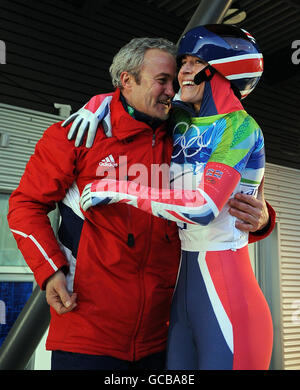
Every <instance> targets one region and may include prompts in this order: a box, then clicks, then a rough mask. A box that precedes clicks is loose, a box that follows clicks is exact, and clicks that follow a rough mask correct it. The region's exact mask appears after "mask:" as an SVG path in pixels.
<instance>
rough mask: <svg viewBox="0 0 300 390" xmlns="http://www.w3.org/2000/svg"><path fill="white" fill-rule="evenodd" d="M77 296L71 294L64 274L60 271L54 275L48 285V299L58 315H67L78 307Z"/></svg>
mask: <svg viewBox="0 0 300 390" xmlns="http://www.w3.org/2000/svg"><path fill="white" fill-rule="evenodd" d="M76 298H77V294H76V293H73V294H71V295H70V294H69V292H68V290H67V281H66V277H65V275H64V273H63V272H62V271H60V270H58V271H57V272H55V274H54V275H52V276H51V277H50V278H49V279H48V281H47V285H46V299H47V302H48V304H49V305H50V306H52V307H53V309H54V310H55V311H56V313H57V314H65V313H68V312H69V311H71V310H73V309H74V308H75V307H76V306H77V303H76Z"/></svg>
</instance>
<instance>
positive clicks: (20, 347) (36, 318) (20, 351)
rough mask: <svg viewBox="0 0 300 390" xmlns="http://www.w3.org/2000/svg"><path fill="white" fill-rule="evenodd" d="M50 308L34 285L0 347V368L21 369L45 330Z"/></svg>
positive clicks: (42, 293) (37, 287)
mask: <svg viewBox="0 0 300 390" xmlns="http://www.w3.org/2000/svg"><path fill="white" fill-rule="evenodd" d="M49 321H50V310H49V305H48V304H47V301H46V298H45V292H44V291H41V290H40V288H39V286H36V287H35V289H34V291H33V292H32V294H31V296H30V298H29V299H28V301H27V302H26V304H25V306H24V308H23V310H22V311H21V313H20V314H19V316H18V318H17V320H16V322H15V323H14V325H13V327H12V328H11V330H10V332H9V333H8V335H7V337H6V338H5V340H4V342H3V344H2V346H1V348H0V370H23V369H24V368H25V367H26V365H27V364H28V362H29V359H30V358H31V356H32V354H33V353H34V351H35V350H36V348H37V346H38V344H39V342H40V341H41V338H42V337H43V335H44V333H45V332H46V330H47V328H48V326H49Z"/></svg>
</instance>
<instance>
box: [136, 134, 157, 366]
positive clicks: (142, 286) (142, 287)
mask: <svg viewBox="0 0 300 390" xmlns="http://www.w3.org/2000/svg"><path fill="white" fill-rule="evenodd" d="M155 138H156V137H155V133H154V131H153V135H152V142H151V156H152V158H151V164H154V151H153V147H154V146H155ZM150 172H151V165H150ZM152 225H153V221H152V217H151V215H150V216H149V229H148V239H147V241H146V243H147V245H145V257H144V259H145V260H144V261H143V262H142V263H141V265H140V268H139V283H140V297H141V309H140V316H139V320H138V324H137V326H136V330H135V334H134V338H133V360H134V361H135V358H136V339H137V336H138V333H139V330H140V327H141V323H142V320H143V314H144V308H145V283H144V273H145V269H144V266H145V265H146V264H147V263H148V259H149V253H150V250H149V249H150V246H151V236H152V229H153V226H152Z"/></svg>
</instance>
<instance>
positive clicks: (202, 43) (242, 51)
mask: <svg viewBox="0 0 300 390" xmlns="http://www.w3.org/2000/svg"><path fill="white" fill-rule="evenodd" d="M184 55H192V56H195V57H199V58H201V59H203V60H204V61H206V62H207V63H208V64H209V65H210V66H212V67H213V68H214V69H215V70H217V71H218V72H219V73H220V74H221V75H223V76H224V77H226V79H228V80H229V81H230V82H231V86H232V88H233V90H234V92H235V93H236V94H237V95H238V96H239V97H240V98H242V99H243V98H244V97H246V96H247V95H248V94H249V93H250V92H251V91H253V89H254V88H255V86H256V84H257V83H258V81H259V79H260V77H261V75H262V72H263V55H262V53H261V52H260V50H259V48H258V46H257V44H256V42H255V39H254V38H253V37H252V35H251V34H249V33H248V32H247V31H246V30H243V29H240V28H239V27H236V26H231V25H226V24H208V25H205V26H198V27H195V28H193V29H191V30H190V31H188V32H187V33H185V35H184V36H183V37H182V38H181V40H180V42H179V45H178V50H177V61H178V62H179V60H180V58H181V57H182V56H184Z"/></svg>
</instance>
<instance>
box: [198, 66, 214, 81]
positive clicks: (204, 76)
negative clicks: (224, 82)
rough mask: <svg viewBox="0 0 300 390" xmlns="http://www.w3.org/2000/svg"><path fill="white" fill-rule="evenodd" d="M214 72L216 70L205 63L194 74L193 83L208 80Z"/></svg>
mask: <svg viewBox="0 0 300 390" xmlns="http://www.w3.org/2000/svg"><path fill="white" fill-rule="evenodd" d="M215 73H216V70H215V69H214V68H213V67H212V66H210V65H207V66H206V67H205V68H203V69H202V70H201V71H200V72H199V73H197V74H196V76H195V77H194V83H195V84H196V85H199V84H201V83H202V82H203V81H210V80H211V79H212V78H213V75H214V74H215Z"/></svg>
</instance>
